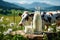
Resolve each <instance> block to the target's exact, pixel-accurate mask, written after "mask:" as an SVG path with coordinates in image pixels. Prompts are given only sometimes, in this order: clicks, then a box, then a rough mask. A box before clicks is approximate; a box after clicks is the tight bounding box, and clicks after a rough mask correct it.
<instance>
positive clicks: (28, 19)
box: [19, 11, 59, 33]
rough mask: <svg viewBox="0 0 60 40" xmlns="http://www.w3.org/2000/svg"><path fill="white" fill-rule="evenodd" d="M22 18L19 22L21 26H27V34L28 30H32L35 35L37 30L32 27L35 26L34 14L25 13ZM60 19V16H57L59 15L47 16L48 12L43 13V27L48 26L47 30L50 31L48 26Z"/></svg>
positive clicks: (51, 14) (50, 14)
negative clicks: (34, 31)
mask: <svg viewBox="0 0 60 40" xmlns="http://www.w3.org/2000/svg"><path fill="white" fill-rule="evenodd" d="M21 17H22V19H21V21H20V22H19V25H20V26H22V25H24V26H25V33H26V32H27V31H26V30H28V31H29V30H31V31H30V32H31V33H33V30H34V29H35V27H32V26H33V24H34V23H33V20H34V13H29V12H28V11H24V13H23V14H22V15H21ZM58 17H59V16H57V14H53V13H49V15H48V14H46V12H43V14H42V15H41V18H42V25H43V27H44V26H45V25H46V26H47V29H48V26H50V25H51V24H52V23H55V22H56V20H57V19H58ZM56 23H57V22H56ZM28 33H29V32H28Z"/></svg>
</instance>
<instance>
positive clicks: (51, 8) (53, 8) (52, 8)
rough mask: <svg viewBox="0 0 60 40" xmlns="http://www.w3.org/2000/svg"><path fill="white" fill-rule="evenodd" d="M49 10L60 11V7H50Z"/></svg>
mask: <svg viewBox="0 0 60 40" xmlns="http://www.w3.org/2000/svg"><path fill="white" fill-rule="evenodd" d="M45 9H47V10H55V11H56V10H60V6H53V7H48V8H45Z"/></svg>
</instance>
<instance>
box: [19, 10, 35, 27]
mask: <svg viewBox="0 0 60 40" xmlns="http://www.w3.org/2000/svg"><path fill="white" fill-rule="evenodd" d="M33 15H34V14H29V12H28V11H24V13H23V14H22V15H21V17H22V19H21V21H20V23H19V25H20V26H22V25H23V26H24V25H29V24H30V22H32V19H33Z"/></svg>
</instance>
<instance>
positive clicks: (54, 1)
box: [3, 0, 60, 6]
mask: <svg viewBox="0 0 60 40" xmlns="http://www.w3.org/2000/svg"><path fill="white" fill-rule="evenodd" d="M3 1H7V2H10V3H20V4H25V3H27V4H31V3H33V2H41V3H47V4H51V5H56V6H60V0H3Z"/></svg>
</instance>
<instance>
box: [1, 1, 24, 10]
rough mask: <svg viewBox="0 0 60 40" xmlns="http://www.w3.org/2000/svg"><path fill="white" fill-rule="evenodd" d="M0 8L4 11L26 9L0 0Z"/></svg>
mask: <svg viewBox="0 0 60 40" xmlns="http://www.w3.org/2000/svg"><path fill="white" fill-rule="evenodd" d="M0 8H3V9H24V8H23V7H21V6H18V5H15V4H13V3H9V2H5V1H2V0H0Z"/></svg>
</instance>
